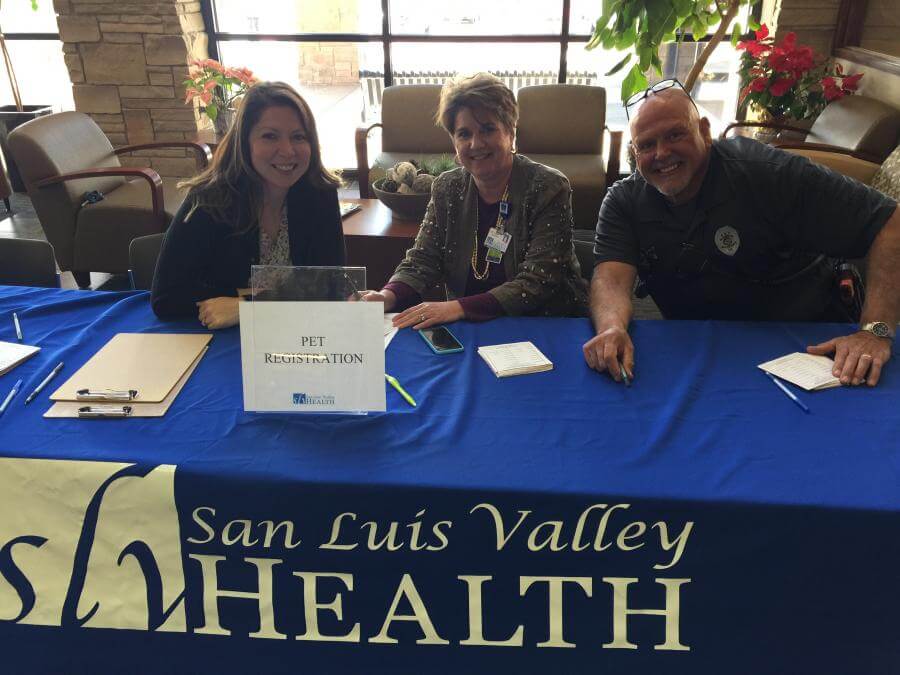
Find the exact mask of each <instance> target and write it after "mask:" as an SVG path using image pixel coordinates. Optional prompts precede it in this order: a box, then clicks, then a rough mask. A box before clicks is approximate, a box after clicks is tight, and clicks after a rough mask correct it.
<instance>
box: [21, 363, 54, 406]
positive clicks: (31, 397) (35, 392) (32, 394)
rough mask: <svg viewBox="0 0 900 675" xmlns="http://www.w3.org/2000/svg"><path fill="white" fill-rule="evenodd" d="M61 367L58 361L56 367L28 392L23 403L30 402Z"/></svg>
mask: <svg viewBox="0 0 900 675" xmlns="http://www.w3.org/2000/svg"><path fill="white" fill-rule="evenodd" d="M62 368H63V362H62V361H60V362H59V365H57V366H56V368H54V369H53V370H51V371H50V373H49V374H48V375H47V377H45V378H44V379H43V380H42V381H41V383H40V384H39V385H38V386H36V387H35V388H34V391H33V392H31V393H30V394H28V397H27V398H26V399H25V405H28V404H29V403H31V402H32V401H33V400H34V397H35V396H37V395H38V394H40V393H41V390H42V389H43V388H44V387H46V386H47V383H48V382H49V381H50V380H52V379H53V378H54V377H56V376H57V375H58V374H59V371H61V370H62Z"/></svg>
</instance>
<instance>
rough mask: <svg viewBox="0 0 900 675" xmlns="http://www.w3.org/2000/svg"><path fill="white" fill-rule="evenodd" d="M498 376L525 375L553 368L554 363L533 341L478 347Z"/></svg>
mask: <svg viewBox="0 0 900 675" xmlns="http://www.w3.org/2000/svg"><path fill="white" fill-rule="evenodd" d="M478 354H479V355H480V356H481V358H483V359H484V360H485V361H487V364H488V365H489V366H490V368H491V370H493V371H494V373H495V374H496V375H497V377H507V376H510V375H524V374H526V373H538V372H542V371H545V370H552V369H553V363H552V362H551V361H550V360H549V359H548V358H547V357H546V356H544V355H543V354H542V353H541V350H539V349H538V348H537V347H535V346H534V344H533V343H531V342H511V343H509V344H504V345H488V346H485V347H479V348H478Z"/></svg>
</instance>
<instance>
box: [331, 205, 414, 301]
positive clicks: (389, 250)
mask: <svg viewBox="0 0 900 675" xmlns="http://www.w3.org/2000/svg"><path fill="white" fill-rule="evenodd" d="M341 201H344V202H352V203H354V204H359V205H360V206H362V209H361V210H359V211H357V212H356V213H351V214H350V215H349V216H347V217H346V218H344V222H343V225H344V241H345V242H346V245H347V264H348V265H351V266H353V265H355V266H361V267H365V268H366V285H367V286H368V287H369V288H372V289H375V290H380V289H381V288H382V286H384V284H386V283H387V281H388V279H390V278H391V275H392V274H393V273H394V270H395V269H396V267H397V265H398V264H399V262H400V261H401V260H402V259H403V256H404V255H405V254H406V251H407V249H409V248H410V247H411V246H412V245H413V243H414V242H415V240H416V235H417V234H418V233H419V223H418V222H416V221H411V220H405V219H403V218H401V217H399V216H395V215H394V214H393V212H392V211H391V210H390V209H389V208H388V207H386V206H385V205H384V204H382V203H381V202H380V201H378V200H377V199H342V200H341Z"/></svg>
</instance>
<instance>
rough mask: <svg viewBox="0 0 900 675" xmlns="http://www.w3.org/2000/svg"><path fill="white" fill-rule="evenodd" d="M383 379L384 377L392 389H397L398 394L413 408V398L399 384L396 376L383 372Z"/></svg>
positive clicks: (414, 402)
mask: <svg viewBox="0 0 900 675" xmlns="http://www.w3.org/2000/svg"><path fill="white" fill-rule="evenodd" d="M384 379H386V380H387V381H388V384H390V385H391V386H392V387H393V388H394V389H396V390H397V393H398V394H400V395H401V396H402V397H403V398H405V399H406V402H407V403H409V404H410V405H411V406H412V407H413V408H415V407H416V401H415V399H413V397H412V396H410V395H409V393H408V392H407V391H406V389H404V388H403V387H401V386H400V383H399V382H398V381H397V378H396V377H391V376H390V375H388V374H387V373H385V374H384Z"/></svg>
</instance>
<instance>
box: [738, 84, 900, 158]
mask: <svg viewBox="0 0 900 675" xmlns="http://www.w3.org/2000/svg"><path fill="white" fill-rule="evenodd" d="M741 127H762V128H768V129H776V130H782V131H787V132H793V134H795V135H797V134H799V135H800V137H801V138H803V137H804V136H805V139H804V140H805V141H806V142H807V143H814V144H820V145H828V146H834V147H838V148H844V149H846V150H851V151H853V152H854V153H855V154H856V155H857V157H860V158H862V159H866V160H868V161H871V162H875V163H876V164H881V163H882V162H883V161H884V160H885V159H886V158H887V156H888V155H889V154H891V151H892V150H893V149H894V148H896V147H897V144H898V143H900V110H897V109H896V108H894V107H892V106H890V105H888V104H887V103H884V102H882V101H879V100H877V99H874V98H869V97H868V96H861V95H853V96H846V97H844V98H842V99H840V100H837V101H834V102H833V103H830V104H829V105H827V106H826V107H825V110H823V111H822V114H820V115H819V116H818V117H817V118H816V121H815V122H814V123H813V125H812V127H810V129H809V130H806V129H799V128H797V127H792V126H789V125H785V124H777V123H773V122H732V123H731V124H729V125H728V126H727V127H725V131H724V132H723V133H722V137H723V138H724V137H725V136H726V135H727V134H728V132H729V131H730V130H731V129H736V128H741ZM777 140H785V139H777Z"/></svg>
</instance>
